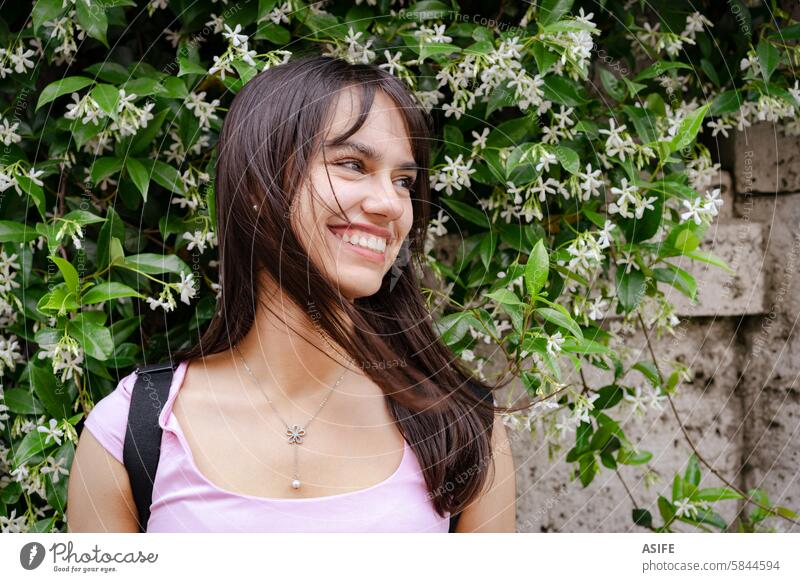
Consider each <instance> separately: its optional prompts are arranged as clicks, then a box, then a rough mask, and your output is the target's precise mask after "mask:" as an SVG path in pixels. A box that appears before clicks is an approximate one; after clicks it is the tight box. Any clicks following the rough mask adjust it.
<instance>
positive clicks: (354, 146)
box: [325, 141, 419, 171]
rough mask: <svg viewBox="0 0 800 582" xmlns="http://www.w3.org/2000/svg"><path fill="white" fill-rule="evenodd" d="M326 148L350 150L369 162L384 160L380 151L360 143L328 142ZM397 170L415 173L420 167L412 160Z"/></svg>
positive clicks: (402, 164)
mask: <svg viewBox="0 0 800 582" xmlns="http://www.w3.org/2000/svg"><path fill="white" fill-rule="evenodd" d="M325 147H326V148H331V149H334V150H349V151H353V152H358V153H360V154H361V155H363V156H364V157H365V158H367V159H369V160H372V161H375V162H379V161H381V160H382V159H383V155H381V154H380V153H378V151H377V150H376V149H375V148H373V147H372V146H371V145H367V144H365V143H362V142H360V141H344V142H342V143H338V144H333V143H330V142H328V143H326V144H325ZM396 169H398V170H414V171H418V170H419V166H418V165H417V163H416V162H415V161H413V160H412V161H407V162H403V163H401V164H400V165H399V166H397V168H396Z"/></svg>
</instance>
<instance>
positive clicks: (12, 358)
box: [0, 335, 23, 378]
mask: <svg viewBox="0 0 800 582" xmlns="http://www.w3.org/2000/svg"><path fill="white" fill-rule="evenodd" d="M22 361H23V357H22V354H21V353H20V351H19V342H18V341H17V336H15V335H12V336H9V337H8V339H6V338H4V337H3V336H1V335H0V378H2V377H3V375H4V374H5V371H6V370H7V369H8V370H11V371H13V370H14V368H16V367H17V364H18V363H19V362H22Z"/></svg>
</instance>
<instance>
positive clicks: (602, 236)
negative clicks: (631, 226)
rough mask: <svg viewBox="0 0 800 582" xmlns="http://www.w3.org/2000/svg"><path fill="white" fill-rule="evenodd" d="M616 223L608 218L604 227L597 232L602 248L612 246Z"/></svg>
mask: <svg viewBox="0 0 800 582" xmlns="http://www.w3.org/2000/svg"><path fill="white" fill-rule="evenodd" d="M615 226H616V225H615V224H614V223H613V222H611V221H610V220H606V221H605V223H604V224H603V229H602V230H600V231H598V232H597V243H598V244H599V245H600V248H601V249H605V248H608V247H609V246H611V231H612V230H613V229H614V228H615Z"/></svg>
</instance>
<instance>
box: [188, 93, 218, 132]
mask: <svg viewBox="0 0 800 582" xmlns="http://www.w3.org/2000/svg"><path fill="white" fill-rule="evenodd" d="M205 96H206V92H205V91H202V92H201V93H195V92H194V91H192V92H191V93H189V96H188V97H186V109H189V110H190V111H192V112H193V113H194V115H195V117H197V118H198V119H199V120H200V127H204V128H208V127H210V125H209V122H210V121H211V120H212V119H219V118H218V117H217V115H216V114H215V113H214V110H215V108H216V107H219V105H220V100H219V99H214V100H213V101H211V102H210V103H209V102H206V101H204V97H205Z"/></svg>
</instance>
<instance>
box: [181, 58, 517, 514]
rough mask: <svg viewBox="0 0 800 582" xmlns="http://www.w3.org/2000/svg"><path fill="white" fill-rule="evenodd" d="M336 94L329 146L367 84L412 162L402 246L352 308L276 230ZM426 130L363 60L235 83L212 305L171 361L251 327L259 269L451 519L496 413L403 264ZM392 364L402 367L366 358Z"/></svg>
mask: <svg viewBox="0 0 800 582" xmlns="http://www.w3.org/2000/svg"><path fill="white" fill-rule="evenodd" d="M348 87H353V88H357V90H360V94H361V111H360V114H359V117H358V119H357V121H356V123H355V125H353V127H352V128H350V129H349V131H348V132H347V133H346V134H345V135H341V136H338V138H337V143H338V142H341V141H344V140H346V139H347V138H348V137H349V136H350V135H352V134H353V133H355V132H356V131H358V129H359V128H360V127H361V126H362V125H363V123H364V121H365V120H366V118H367V116H368V114H369V111H370V109H371V106H372V103H373V99H374V96H375V92H376V91H378V90H380V91H383V92H384V93H385V94H386V95H387V96H389V97H390V98H391V99H392V100H393V101H394V102H395V103H396V104H397V107H398V109H399V111H400V112H401V114H402V115H403V117H404V119H405V123H406V129H407V132H408V135H409V137H410V140H411V149H412V152H413V155H414V159H415V161H416V163H417V165H418V167H419V171H418V175H417V179H416V182H415V186H414V195H413V211H414V222H413V226H412V230H411V233H410V234H409V240H408V245H407V246H405V247H404V250H405V251H406V252H401V253H400V255H398V259H397V261H396V262H395V264H394V265H393V267H392V268H391V269H390V270H389V272H388V273H387V275H386V276H385V277H384V280H383V283H382V285H381V288H380V290H379V291H378V292H377V293H375V294H374V295H372V296H369V297H362V298H357V299H356V300H355V301H354V302H352V303H350V302H349V301H346V300H343V299H342V297H341V295H340V294H339V293H338V292H337V290H336V289H335V288H334V285H333V284H332V283H331V282H330V281H329V280H327V279H326V278H325V277H324V276H323V274H322V272H321V271H320V270H319V269H317V268H316V266H315V265H314V264H313V263H312V262H311V261H310V260H309V259H308V256H307V254H306V252H305V250H304V248H303V246H302V245H301V243H300V241H299V240H298V238H297V237H296V234H295V232H294V231H293V229H292V228H287V224H288V223H289V221H287V217H289V216H291V208H292V200H293V197H294V196H295V194H296V192H297V191H298V190H299V188H300V186H301V184H303V181H304V180H305V177H306V176H307V174H308V172H307V169H308V166H309V163H310V162H311V160H312V159H313V158H314V156H315V154H316V153H317V152H318V151H320V148H322V151H323V153H324V147H323V146H322V144H321V141H322V140H321V139H320V138H319V136H320V135H321V133H322V132H321V131H320V130H321V128H324V127H325V126H326V125H325V122H326V120H327V119H328V118H329V115H330V112H331V109H332V103H333V102H334V99H335V95H336V94H337V93H338V92H340V91H341V90H342V89H345V88H348ZM432 133H433V122H432V119H431V117H430V115H429V114H428V113H427V111H426V110H425V109H424V107H422V106H421V105H420V104H419V102H418V101H417V100H416V98H415V96H414V94H413V92H411V91H410V90H409V88H408V87H407V86H406V85H405V84H404V82H403V81H401V80H399V79H397V78H396V77H394V76H393V75H391V74H389V73H388V72H386V71H383V70H382V69H380V68H379V67H377V66H374V65H367V64H350V63H348V62H346V61H344V60H341V59H337V58H333V57H328V56H319V55H316V56H305V57H302V58H298V59H296V60H291V61H289V62H287V63H285V64H283V65H278V66H273V67H272V68H270V69H267V70H266V71H262V72H261V73H259V74H258V75H256V76H255V77H254V78H253V79H252V80H250V81H249V82H248V83H246V84H245V85H244V86H243V87H242V88H241V90H240V91H239V92H238V93H237V95H236V96H235V98H234V99H233V102H232V104H231V107H230V111H229V112H228V114H227V115H226V117H225V120H224V124H223V128H222V131H221V133H220V138H219V144H218V161H217V167H216V176H215V196H216V199H215V201H216V211H217V238H218V241H219V266H220V284H221V288H222V295H221V300H220V301H219V302H218V304H217V311H216V314H215V317H214V318H213V319H212V321H211V323H210V325H209V327H208V329H207V330H206V331H205V332H204V333H203V335H202V337H201V338H200V339H199V342H198V344H197V345H195V346H193V347H191V348H189V349H188V350H186V351H184V352H183V353H182V354H178V355H177V357H178V358H179V359H192V358H197V357H201V356H202V355H204V354H213V353H217V352H222V351H225V350H227V349H230V347H231V346H232V345H234V344H236V343H237V342H238V341H239V340H241V339H242V338H243V337H244V336H245V335H246V334H247V332H248V331H249V330H250V328H251V326H252V325H253V322H254V319H255V314H256V302H257V300H258V298H259V297H260V294H259V291H260V285H259V277H258V276H257V274H258V273H263V272H266V273H267V274H268V275H269V276H271V278H272V280H273V281H276V282H279V284H280V286H281V288H282V290H283V291H284V292H285V293H286V295H287V296H288V297H290V298H291V299H292V300H293V301H294V302H295V303H296V304H297V305H298V306H300V307H301V308H303V309H305V310H307V311H308V309H309V307H308V306H309V305H310V306H313V309H314V310H315V311H316V314H315V321H316V323H317V324H318V325H319V326H320V327H321V328H322V331H324V332H325V333H327V334H328V335H329V336H330V337H331V338H332V339H333V340H335V342H336V344H338V345H339V346H341V348H342V349H343V350H344V351H345V352H346V353H347V355H348V356H349V357H350V358H352V359H353V361H354V362H356V364H360V365H361V367H362V369H363V370H364V372H365V373H366V375H367V376H369V378H370V379H371V380H373V381H374V382H375V383H376V384H377V385H378V386H380V387H381V389H382V390H383V391H384V393H385V394H386V398H387V399H388V403H389V408H390V411H391V413H392V415H393V416H394V418H395V419H396V421H397V422H398V423H399V430H400V431H401V432H402V434H403V436H404V437H405V438H406V440H407V441H408V442H409V445H410V446H411V447H412V448H413V449H414V451H415V453H416V455H417V458H418V459H419V462H420V465H421V467H422V468H423V473H424V477H425V481H426V484H427V486H428V489H429V492H430V496H431V500H432V502H433V505H434V508H435V510H436V511H437V512H438V513H439V515H441V516H444V512H445V511H450V512H451V513H458V512H459V511H461V510H462V509H463V508H464V507H465V506H466V505H467V504H468V503H469V502H471V501H472V500H473V499H475V498H476V496H477V495H479V494H480V493H481V491H482V489H483V487H484V485H485V483H486V480H487V467H488V463H487V461H488V459H490V458H491V457H492V450H491V440H490V437H491V429H492V423H493V420H494V412H495V408H494V407H493V406H492V405H491V402H490V400H489V402H487V400H485V399H481V398H480V397H479V395H480V394H481V393H482V394H483V395H486V396H488V398H489V399H491V390H492V389H493V388H497V386H495V387H490V386H488V385H486V384H485V383H483V382H481V381H480V380H479V379H476V378H473V377H472V376H471V374H470V373H469V372H468V371H467V370H466V369H464V368H463V367H462V364H461V363H460V360H459V358H458V357H456V356H455V355H454V354H453V353H452V351H451V350H450V349H449V348H448V347H447V346H446V345H445V344H444V343H443V342H442V341H441V338H440V337H439V335H438V333H437V332H436V331H435V329H434V326H433V324H432V323H433V322H432V317H431V315H430V313H428V311H427V309H426V307H425V303H424V298H423V296H422V294H421V292H420V289H419V284H418V280H417V275H416V272H415V266H417V265H419V266H420V267H421V265H422V263H421V249H422V248H423V243H424V238H425V234H426V228H427V224H428V220H429V205H430V202H431V201H430V194H431V193H430V185H429V181H428V180H429V172H428V166H429V157H430V151H429V149H430V143H429V142H430V140H431V135H432ZM254 203H257V204H258V206H259V210H258V211H257V212H256V211H254V210H253V204H254ZM340 210H341V207H340ZM415 262H416V265H415ZM262 291H263V289H262ZM348 320H349V321H350V322H352V325H351V326H348V325H346V322H347V321H348ZM351 329H352V331H351ZM398 361H404V362H405V364H404V365H402V366H389V365H385V366H380V365H379V364H378V362H398ZM487 391H488V392H489V393H488V394H487ZM497 410H505V408H500V407H498V408H497Z"/></svg>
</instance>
